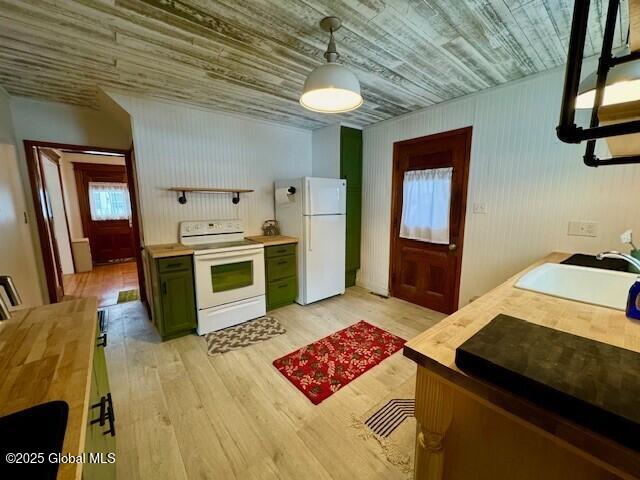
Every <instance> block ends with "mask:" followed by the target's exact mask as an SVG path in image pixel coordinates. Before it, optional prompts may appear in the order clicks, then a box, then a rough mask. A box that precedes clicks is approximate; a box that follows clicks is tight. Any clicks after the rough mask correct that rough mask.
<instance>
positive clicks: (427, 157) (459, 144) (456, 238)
mask: <svg viewBox="0 0 640 480" xmlns="http://www.w3.org/2000/svg"><path fill="white" fill-rule="evenodd" d="M470 150H471V127H468V128H463V129H460V130H453V131H450V132H445V133H440V134H436V135H430V136H427V137H421V138H416V139H412V140H406V141H403V142H397V143H395V144H394V150H393V178H392V208H391V252H390V253H391V255H390V279H389V286H390V288H389V292H390V294H391V295H392V296H394V297H399V298H402V299H404V300H407V301H409V302H412V303H415V304H418V305H422V306H424V307H427V308H430V309H432V310H437V311H439V312H443V313H452V312H454V311H455V310H457V308H458V296H459V292H460V269H461V262H462V246H463V240H464V218H465V211H466V203H467V180H468V176H469V155H470ZM447 167H452V168H453V173H452V179H451V203H450V219H449V244H448V245H441V244H436V243H430V242H424V241H418V240H412V239H407V238H401V237H400V223H401V219H402V204H403V180H404V174H405V172H407V171H410V170H426V169H432V168H447ZM426 201H427V200H425V202H426Z"/></svg>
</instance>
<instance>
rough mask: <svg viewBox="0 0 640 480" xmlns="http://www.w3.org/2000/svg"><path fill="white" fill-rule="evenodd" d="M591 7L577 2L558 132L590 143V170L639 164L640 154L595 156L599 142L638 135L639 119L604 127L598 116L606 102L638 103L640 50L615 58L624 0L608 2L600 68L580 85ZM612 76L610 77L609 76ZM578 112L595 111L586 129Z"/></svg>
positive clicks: (570, 139) (587, 159)
mask: <svg viewBox="0 0 640 480" xmlns="http://www.w3.org/2000/svg"><path fill="white" fill-rule="evenodd" d="M590 3H591V2H590V0H576V1H575V5H574V7H573V21H572V24H571V36H570V37H569V50H568V54H567V68H566V72H565V80H564V91H563V94H562V105H561V110H560V124H559V125H558V128H557V133H558V138H559V139H560V140H562V141H563V142H566V143H581V142H583V141H586V142H587V148H586V151H585V155H584V163H585V165H587V166H589V167H599V166H601V165H626V164H631V163H640V155H628V156H621V157H612V158H606V159H600V158H598V157H597V156H596V155H595V147H596V140H597V139H599V138H607V137H614V136H618V135H628V134H632V133H639V132H640V120H632V121H628V122H621V123H614V124H609V125H600V120H599V117H598V112H599V110H600V107H601V106H603V105H605V103H606V104H609V105H611V104H616V103H622V102H628V101H634V100H640V88H636V87H637V86H638V85H639V84H640V82H638V80H639V79H640V77H638V76H637V75H636V73H640V67H638V65H639V64H640V51H636V52H629V53H627V52H625V53H623V54H622V55H618V56H614V55H613V53H612V48H613V37H614V34H615V28H616V19H617V16H618V10H619V8H620V0H609V6H608V8H607V18H606V21H605V28H604V36H603V40H602V50H601V52H600V60H599V62H598V69H597V70H596V72H595V74H592V75H591V76H590V77H587V78H586V79H585V80H584V81H583V82H582V83H581V82H580V74H581V72H582V58H583V56H584V46H585V39H586V35H587V27H588V21H589V4H590ZM631 62H633V64H632V63H631ZM612 69H615V70H612ZM616 70H617V71H616ZM610 74H611V76H610V77H609V75H610ZM624 82H627V83H624ZM607 89H608V91H607ZM576 108H591V109H592V110H591V121H590V123H589V127H588V128H582V127H578V126H577V125H576V123H575V116H576Z"/></svg>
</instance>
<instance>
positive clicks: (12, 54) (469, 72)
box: [0, 0, 628, 128]
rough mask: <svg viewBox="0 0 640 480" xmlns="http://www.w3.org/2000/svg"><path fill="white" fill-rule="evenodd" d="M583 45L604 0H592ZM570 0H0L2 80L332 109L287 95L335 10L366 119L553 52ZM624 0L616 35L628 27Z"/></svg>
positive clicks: (558, 58) (595, 35)
mask: <svg viewBox="0 0 640 480" xmlns="http://www.w3.org/2000/svg"><path fill="white" fill-rule="evenodd" d="M591 3H592V14H591V22H590V31H589V38H588V40H587V47H586V52H587V54H589V55H591V54H593V53H595V52H597V51H599V49H600V45H601V39H602V30H603V22H604V14H605V12H606V5H607V2H606V0H592V2H591ZM572 8H573V2H572V1H571V0H453V1H452V0H243V1H239V0H218V1H207V0H184V1H179V0H77V1H75V0H0V85H2V86H3V87H4V88H6V90H7V91H8V92H9V93H10V94H12V95H22V96H28V97H35V98H38V99H43V100H53V101H57V102H64V103H69V104H74V105H82V106H88V107H93V108H97V105H98V88H100V87H102V88H106V89H109V88H111V89H117V90H124V91H128V92H137V93H141V94H145V95H149V96H152V97H156V98H160V99H168V100H174V101H179V102H186V103H189V104H193V105H198V106H201V107H207V108H212V109H216V110H224V111H231V112H239V113H243V114H249V115H252V116H258V117H261V118H265V119H269V120H275V121H278V122H282V123H287V124H293V125H297V126H302V127H308V128H316V127H319V126H322V125H326V124H330V123H333V122H335V121H336V120H337V118H336V116H332V115H323V114H317V113H313V112H309V111H307V110H305V109H303V108H302V107H301V106H300V105H299V104H298V98H299V95H300V92H301V89H302V85H303V82H304V79H305V77H306V76H307V74H308V73H309V72H310V71H311V70H312V69H313V68H314V67H315V66H317V65H319V64H320V63H322V62H323V61H324V59H323V57H322V54H323V52H324V50H325V47H326V43H327V35H326V33H325V32H323V31H321V30H320V28H319V27H318V21H319V20H320V19H321V18H322V17H324V16H326V15H337V16H339V17H340V18H341V19H342V21H343V25H344V26H343V28H342V29H341V30H340V31H339V32H337V34H336V40H337V45H338V51H339V52H340V53H341V61H342V62H343V63H344V64H346V65H348V66H349V67H350V68H351V69H352V70H353V71H354V72H355V73H356V74H357V75H358V77H359V78H360V81H361V84H362V91H363V96H364V99H365V104H364V105H363V107H361V108H360V109H358V110H357V111H355V112H351V113H347V114H343V115H341V116H340V117H339V119H340V120H343V121H346V122H350V123H352V124H357V125H367V124H371V123H375V122H378V121H381V120H385V119H387V118H391V117H394V116H397V115H401V114H404V113H408V112H411V111H414V110H418V109H420V108H424V107H426V106H429V105H432V104H435V103H439V102H443V101H446V100H450V99H452V98H456V97H460V96H463V95H467V94H469V93H473V92H476V91H478V90H482V89H485V88H489V87H493V86H495V85H499V84H502V83H505V82H509V81H512V80H516V79H518V78H522V77H524V76H526V75H530V74H533V73H536V72H540V71H543V70H547V69H549V68H552V67H555V66H558V65H561V64H563V63H564V61H565V58H566V48H567V42H568V36H569V29H570V24H571V14H572ZM627 15H628V6H627V3H626V2H623V6H622V15H621V17H620V19H619V28H618V32H617V38H616V45H620V40H621V39H624V38H626V32H627Z"/></svg>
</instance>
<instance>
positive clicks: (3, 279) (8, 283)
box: [0, 275, 22, 320]
mask: <svg viewBox="0 0 640 480" xmlns="http://www.w3.org/2000/svg"><path fill="white" fill-rule="evenodd" d="M0 287H2V288H3V289H4V291H5V292H6V294H7V298H8V299H9V303H11V305H12V306H14V307H16V306H18V305H20V304H21V303H22V300H21V299H20V295H19V294H18V290H17V289H16V286H15V284H14V283H13V279H12V278H11V277H10V276H9V275H0ZM10 317H11V312H10V311H9V307H8V306H7V304H6V303H5V301H4V298H2V296H0V320H7V319H8V318H10Z"/></svg>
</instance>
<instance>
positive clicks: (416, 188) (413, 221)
mask: <svg viewBox="0 0 640 480" xmlns="http://www.w3.org/2000/svg"><path fill="white" fill-rule="evenodd" d="M452 175H453V168H451V167H449V168H432V169H428V170H411V171H407V172H405V173H404V182H403V184H402V221H401V224H400V236H401V237H402V238H410V239H413V240H419V241H421V242H431V243H440V244H445V245H446V244H448V243H449V210H450V206H451V177H452Z"/></svg>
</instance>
